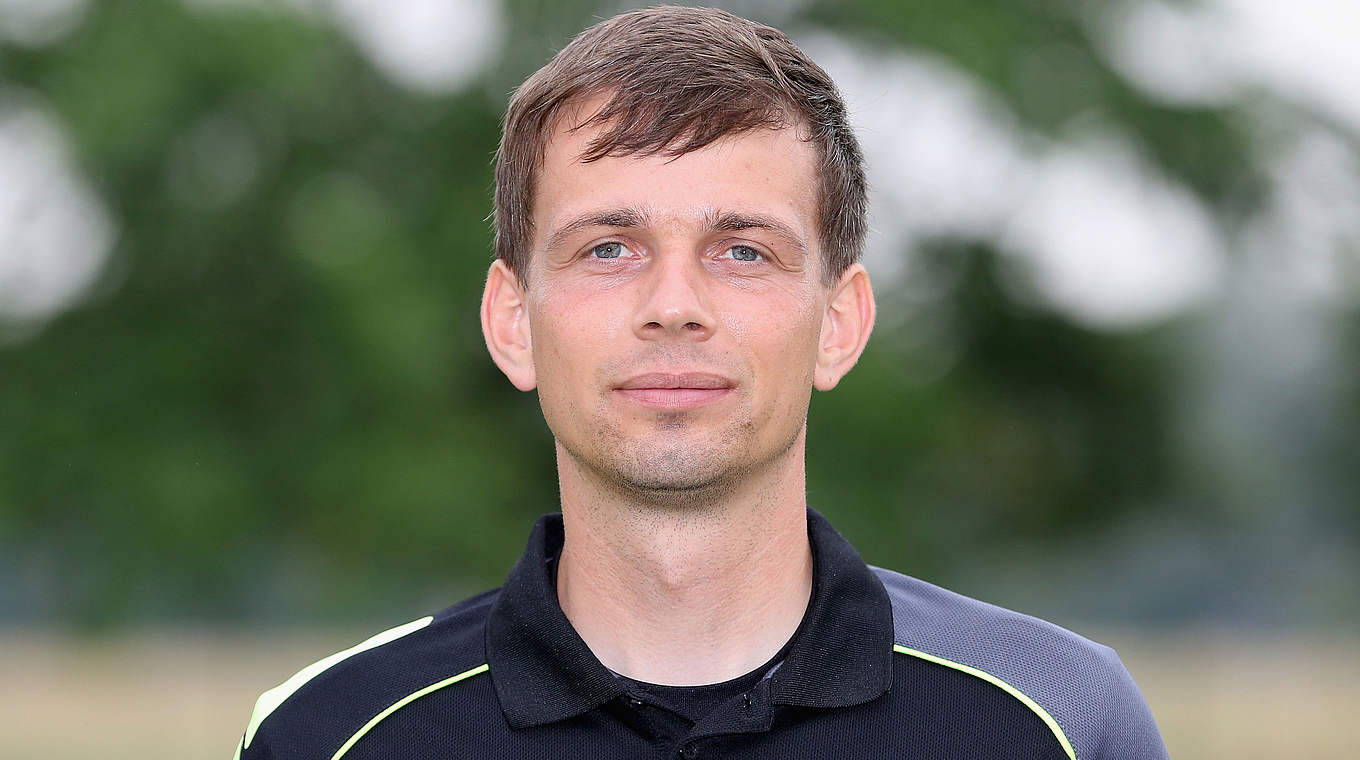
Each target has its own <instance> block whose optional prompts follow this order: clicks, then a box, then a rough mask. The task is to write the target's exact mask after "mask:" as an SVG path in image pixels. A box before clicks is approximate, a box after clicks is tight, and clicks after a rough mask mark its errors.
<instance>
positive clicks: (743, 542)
mask: <svg viewBox="0 0 1360 760" xmlns="http://www.w3.org/2000/svg"><path fill="white" fill-rule="evenodd" d="M564 520H565V521H566V525H565V527H566V543H565V546H564V547H563V551H562V554H561V557H560V559H559V561H558V574H557V592H558V600H559V602H560V604H561V606H562V610H563V612H564V613H566V616H567V619H568V620H570V621H571V624H572V626H573V627H574V628H575V629H576V631H577V633H578V634H580V636H581V638H582V640H584V641H585V643H586V645H587V646H588V647H589V648H590V650H591V651H592V653H594V654H595V656H596V657H597V658H598V659H599V660H600V662H601V663H602V664H604V665H605V667H607V668H609V669H610V670H612V671H614V672H616V673H619V674H621V675H624V676H626V677H628V678H632V679H635V680H637V681H642V682H646V683H651V684H663V685H675V686H687V685H699V684H715V683H721V682H724V681H728V680H731V679H733V678H736V677H739V676H742V675H745V674H747V673H749V672H751V671H752V670H753V669H755V668H757V667H758V666H760V665H761V664H762V663H765V662H767V661H768V660H769V659H770V658H771V657H773V656H774V655H775V654H777V653H778V652H779V651H780V650H781V649H782V648H783V647H784V645H785V644H786V643H788V641H789V640H790V638H791V637H792V636H793V634H794V632H795V631H796V630H797V628H798V625H799V623H800V622H801V621H802V618H803V615H804V613H805V612H806V610H807V606H808V601H809V599H810V597H811V592H812V555H811V549H810V546H809V543H808V537H807V518H806V511H805V509H804V508H802V507H801V506H800V507H798V508H797V509H796V510H792V509H786V510H783V514H781V515H778V516H776V515H766V516H765V519H763V520H761V521H759V524H756V525H748V524H744V523H745V521H742V520H727V521H722V520H699V521H694V520H670V521H665V523H666V524H652V525H643V526H638V525H634V526H631V528H623V527H622V526H612V528H611V529H608V530H605V531H601V530H600V526H597V525H591V524H590V521H589V520H584V521H572V520H570V515H567V514H564Z"/></svg>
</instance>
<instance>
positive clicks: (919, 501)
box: [0, 0, 1360, 625]
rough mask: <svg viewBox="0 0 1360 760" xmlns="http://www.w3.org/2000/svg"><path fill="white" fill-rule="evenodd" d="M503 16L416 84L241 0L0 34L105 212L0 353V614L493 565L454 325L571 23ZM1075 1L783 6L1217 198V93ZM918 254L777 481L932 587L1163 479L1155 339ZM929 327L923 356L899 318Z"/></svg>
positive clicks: (194, 599) (504, 434)
mask: <svg viewBox="0 0 1360 760" xmlns="http://www.w3.org/2000/svg"><path fill="white" fill-rule="evenodd" d="M506 8H507V15H508V17H509V18H510V19H512V21H513V23H512V25H511V28H510V30H509V31H510V36H509V39H508V40H507V41H506V44H505V47H504V49H503V51H502V55H501V59H500V61H499V63H498V64H497V65H496V66H495V67H493V68H492V69H491V70H490V71H489V72H487V73H486V74H485V75H484V76H483V78H482V79H481V81H479V82H478V83H476V84H474V85H473V86H470V87H468V88H466V89H464V90H463V91H461V92H459V93H457V94H454V95H450V96H446V97H432V96H428V95H418V94H412V93H409V92H406V91H403V90H401V89H399V88H398V87H396V86H394V85H392V84H391V83H389V82H388V81H386V80H385V79H383V78H382V76H381V75H379V74H378V73H376V72H375V71H374V70H373V69H372V68H371V66H370V65H369V64H368V63H367V62H366V60H365V59H364V58H363V57H362V56H361V55H360V54H359V53H358V52H357V51H356V50H355V49H354V48H353V47H352V45H351V44H350V43H348V42H347V41H346V40H345V39H344V38H343V37H342V36H341V35H340V34H338V33H337V32H336V31H335V30H334V29H331V28H329V27H327V26H326V25H325V24H321V23H317V22H314V21H311V20H308V19H306V18H303V17H301V16H298V15H294V14H293V13H291V12H288V11H285V10H281V9H278V8H277V7H274V6H271V5H269V4H243V5H241V6H239V7H236V6H227V7H224V8H219V9H213V10H199V11H194V10H191V9H189V8H188V7H186V5H185V4H183V3H180V2H170V0H156V1H152V2H145V1H144V2H100V3H93V4H91V9H92V10H91V13H90V15H89V17H88V18H86V19H85V20H84V21H83V22H82V24H81V25H80V27H79V28H78V29H77V30H76V31H75V32H74V33H73V34H72V35H70V36H69V37H68V38H66V39H64V40H62V41H60V42H57V43H55V44H53V45H51V46H49V47H47V48H42V49H38V50H25V49H22V48H18V47H0V84H3V86H4V87H5V88H17V89H18V90H24V91H29V92H31V93H36V94H37V95H38V96H40V97H41V99H42V100H43V102H44V103H45V104H46V105H47V107H49V108H50V109H51V110H52V112H54V113H55V114H56V116H57V117H59V118H60V120H61V121H62V123H63V124H64V126H65V128H66V129H67V130H68V136H69V138H70V140H71V142H72V145H73V148H74V151H75V160H76V163H77V165H78V166H79V168H80V169H81V170H82V171H83V172H84V173H85V174H86V175H87V177H88V178H90V179H91V181H92V182H93V183H94V184H95V186H96V188H97V189H98V191H99V193H100V195H101V196H102V197H103V199H104V200H105V202H106V203H108V204H109V206H110V208H111V211H112V214H113V216H114V218H115V219H116V220H117V223H118V225H119V236H118V243H117V247H116V250H115V252H114V263H113V265H112V266H110V267H109V268H108V270H107V273H106V276H105V280H104V281H103V282H102V283H101V284H100V285H99V287H98V288H96V291H95V295H94V296H93V297H92V298H91V299H90V300H88V301H87V302H86V303H84V304H83V305H81V306H79V307H77V308H75V309H74V310H72V311H69V312H68V313H66V314H64V315H63V316H61V317H60V318H59V319H57V320H56V321H54V322H53V323H52V324H50V325H48V326H47V327H46V328H45V329H44V330H43V331H42V333H41V334H40V335H39V336H37V337H36V338H34V339H32V340H28V341H26V342H21V343H15V344H13V345H8V346H0V556H5V557H6V559H4V560H0V571H4V572H6V573H11V572H12V573H13V574H14V582H13V585H12V589H11V591H9V592H6V593H7V594H8V597H7V598H9V599H12V600H14V603H15V608H14V609H13V610H5V611H0V616H7V617H14V618H24V617H30V618H32V617H36V618H47V619H52V620H61V621H73V622H77V623H84V624H94V625H100V624H108V623H111V622H117V621H120V620H124V619H128V618H135V617H180V618H184V617H188V618H198V619H292V618H295V617H306V618H309V619H316V618H317V617H333V618H346V619H348V618H355V617H361V616H367V615H371V614H375V613H376V612H379V611H382V612H384V613H386V612H387V611H389V610H393V609H401V610H405V611H409V610H410V609H425V608H428V607H431V606H437V605H438V604H440V603H442V602H445V601H451V600H453V599H456V598H457V597H459V596H461V595H462V594H464V593H466V592H468V591H471V590H474V589H475V588H477V587H482V586H487V585H493V584H495V583H497V582H499V580H500V578H502V577H503V575H504V573H505V571H506V570H507V569H508V567H509V564H510V563H511V562H512V561H513V559H514V558H515V557H516V556H517V555H518V552H519V550H520V548H521V545H522V541H523V539H524V535H525V533H526V530H527V527H528V525H529V524H530V522H531V521H532V520H533V518H534V517H536V516H537V515H538V514H539V513H541V512H545V511H551V510H553V509H554V508H555V503H556V480H555V471H554V463H553V460H552V450H551V437H550V435H549V433H548V431H547V429H546V427H545V425H544V423H543V421H542V419H541V417H540V416H539V414H538V410H537V406H536V404H535V403H534V399H533V398H532V397H531V396H525V395H523V394H519V393H517V392H515V391H514V390H513V389H511V388H510V387H509V385H508V384H507V383H506V382H505V381H504V378H503V377H501V376H500V375H499V373H498V372H497V371H496V370H495V368H494V367H493V366H492V365H491V363H490V361H489V360H488V359H487V358H486V356H485V351H484V348H483V346H482V338H481V334H480V331H479V329H480V328H479V325H478V318H477V304H478V299H479V297H480V290H481V284H482V279H483V277H484V275H485V271H486V266H487V263H488V262H489V260H490V251H491V239H490V231H489V226H488V223H487V222H486V216H487V213H488V211H489V208H490V189H491V185H492V177H491V158H492V154H493V151H494V149H495V145H496V141H497V137H498V120H499V117H500V114H501V110H502V109H503V107H504V99H505V96H506V94H507V93H508V91H509V89H510V88H511V87H513V86H514V85H515V84H516V83H517V82H518V81H519V80H520V79H521V78H522V77H523V76H524V75H525V74H527V73H529V72H530V71H531V70H533V69H534V68H536V67H537V66H538V65H540V64H541V63H542V62H543V61H545V60H546V59H547V57H548V56H549V55H550V54H551V52H552V51H553V50H555V49H556V48H557V47H559V46H560V45H561V44H564V43H565V42H566V40H567V39H569V37H570V35H571V34H572V33H574V32H575V31H576V30H577V29H579V28H580V27H581V26H583V25H584V24H586V23H589V22H590V21H591V20H592V19H593V15H592V14H593V13H595V12H596V9H595V8H594V7H592V6H590V5H588V4H586V3H582V2H577V3H557V2H536V1H534V0H512V1H511V2H507V3H506ZM1078 9H1079V5H1077V4H1075V3H1068V4H1062V3H1056V4H1055V3H1045V2H1039V1H1038V0H1032V1H1030V2H1012V1H1010V0H998V1H997V2H985V3H984V2H976V3H953V2H938V1H931V2H926V1H924V0H922V1H919V2H914V3H906V4H904V3H882V2H879V3H876V2H835V3H820V4H814V5H813V7H811V8H810V9H808V11H807V12H806V14H805V16H804V17H802V18H800V19H795V21H797V22H798V23H803V24H807V23H821V24H824V25H826V26H830V27H836V28H840V29H844V30H849V31H853V32H856V33H858V34H862V35H866V36H872V37H876V38H878V39H882V40H888V41H892V42H894V43H897V44H900V43H904V42H905V43H909V44H912V45H917V46H921V47H924V48H928V49H931V50H934V51H937V52H938V53H940V54H942V55H944V56H946V57H948V58H950V59H951V60H953V61H954V62H955V63H956V64H958V65H959V66H961V67H963V68H964V69H967V70H970V71H972V72H973V73H975V74H976V75H978V76H979V77H981V78H982V79H983V80H984V81H987V82H989V83H990V84H991V85H992V86H993V87H994V88H995V89H996V90H997V92H999V93H1000V94H1001V95H1002V96H1003V97H1005V98H1006V99H1007V100H1008V101H1009V102H1010V103H1011V104H1012V106H1013V107H1014V110H1015V111H1016V113H1017V114H1019V115H1020V117H1021V118H1023V119H1024V120H1025V122H1026V126H1027V127H1029V128H1032V129H1034V130H1037V131H1040V132H1043V133H1047V134H1052V135H1057V134H1060V133H1061V132H1062V130H1063V129H1064V128H1065V125H1068V124H1069V123H1070V122H1071V120H1072V119H1074V118H1078V117H1080V116H1081V115H1082V114H1083V113H1087V112H1090V111H1092V110H1094V111H1097V112H1099V113H1101V114H1103V118H1106V119H1110V120H1114V121H1116V122H1118V123H1119V124H1120V125H1121V126H1122V127H1124V128H1126V129H1127V130H1128V131H1129V133H1130V134H1132V135H1135V136H1136V137H1137V139H1138V140H1140V141H1141V143H1142V144H1143V145H1144V146H1145V147H1146V149H1147V150H1148V152H1149V154H1150V155H1151V156H1152V157H1153V158H1154V159H1155V160H1157V161H1159V162H1160V163H1161V164H1162V166H1163V167H1164V168H1165V169H1166V170H1167V171H1168V172H1169V173H1170V174H1171V175H1173V176H1176V177H1179V178H1180V179H1182V180H1183V181H1184V182H1186V183H1187V185H1188V186H1189V187H1191V188H1192V189H1194V190H1195V191H1197V192H1198V193H1200V194H1201V195H1202V196H1203V197H1204V198H1205V199H1206V200H1208V201H1209V202H1210V204H1211V205H1212V206H1214V207H1215V208H1218V209H1219V210H1221V211H1223V212H1224V213H1234V212H1238V211H1240V210H1241V209H1240V206H1241V205H1242V204H1246V205H1247V206H1248V207H1249V206H1250V203H1251V198H1252V197H1254V193H1256V192H1257V189H1256V187H1255V184H1254V183H1255V182H1256V179H1255V172H1256V169H1255V168H1254V166H1253V164H1252V162H1251V161H1250V160H1249V159H1248V157H1247V153H1248V151H1247V148H1246V147H1245V146H1244V140H1243V138H1242V136H1241V135H1240V134H1239V131H1238V129H1237V126H1236V125H1235V122H1234V121H1233V120H1232V118H1231V115H1230V114H1225V113H1218V112H1213V111H1205V110H1199V111H1176V110H1171V109H1167V108H1165V107H1160V106H1156V105H1154V104H1151V103H1149V102H1147V101H1146V100H1145V99H1144V98H1142V97H1141V96H1140V95H1138V94H1137V93H1135V92H1133V91H1132V90H1130V89H1129V88H1128V87H1127V86H1126V85H1124V84H1123V83H1121V82H1120V81H1119V80H1118V79H1117V78H1116V77H1115V76H1114V75H1113V74H1112V73H1111V72H1110V71H1109V70H1108V68H1107V67H1106V66H1105V65H1104V64H1102V63H1101V62H1100V61H1099V59H1098V58H1097V56H1096V55H1095V54H1094V53H1093V52H1092V50H1091V48H1090V45H1089V43H1088V42H1087V41H1086V39H1085V36H1084V34H1083V33H1082V31H1081V28H1080V25H1079V23H1078V20H1077V17H1076V14H1077V13H1078V12H1079V10H1078ZM1235 204H1236V205H1235ZM922 256H923V257H924V261H925V263H924V264H923V266H925V267H927V268H929V267H931V266H950V267H954V268H957V269H958V270H959V272H961V274H960V275H959V276H958V277H956V278H955V279H954V284H953V285H951V286H950V289H949V291H948V293H947V294H945V296H944V297H943V298H942V299H941V301H940V303H941V305H940V306H939V307H938V308H937V309H936V310H934V311H932V312H930V313H929V314H927V315H925V316H924V317H916V318H912V319H905V320H904V321H901V322H899V323H893V322H892V321H891V320H888V321H887V322H885V324H884V325H883V326H881V328H880V331H879V333H878V335H877V336H876V337H875V341H874V343H873V344H872V345H871V348H870V351H869V352H868V353H867V354H866V355H865V357H864V358H863V361H862V362H861V364H860V366H859V367H858V368H857V369H856V370H855V371H854V372H853V373H852V374H851V375H850V376H849V378H847V379H846V381H845V382H844V383H843V384H842V386H841V387H840V388H839V389H837V390H836V391H835V392H833V393H829V394H817V396H816V398H815V400H814V402H813V410H812V417H811V420H810V423H809V424H810V435H809V468H810V469H809V498H810V501H811V503H812V504H813V505H815V506H817V507H818V508H820V509H822V510H823V511H824V512H827V513H828V514H829V515H830V516H831V517H832V518H833V520H835V522H836V523H837V524H838V525H839V526H840V527H841V528H842V530H843V531H844V532H845V533H847V534H848V535H850V536H851V537H852V538H853V539H854V540H855V541H856V543H857V544H858V545H859V546H860V547H861V549H862V551H863V553H864V554H865V555H866V557H867V558H868V559H870V560H871V561H874V562H876V563H879V564H884V565H891V566H897V567H902V568H904V569H908V570H910V571H912V572H915V573H919V574H921V575H924V576H926V577H931V578H933V579H936V580H948V579H949V578H950V577H951V573H953V572H957V571H958V569H959V567H960V565H961V564H963V563H964V562H965V561H966V560H967V559H968V558H969V557H974V556H979V555H985V554H988V553H990V552H992V551H994V550H997V549H998V548H1001V547H1005V546H1008V545H1010V544H1011V543H1012V542H1016V541H1019V542H1029V543H1033V544H1035V545H1044V542H1053V543H1052V545H1057V543H1058V542H1061V541H1064V540H1076V541H1080V540H1082V539H1084V538H1087V537H1091V536H1098V535H1100V534H1101V533H1102V531H1108V530H1110V529H1111V528H1112V526H1115V525H1117V524H1118V523H1120V522H1121V521H1122V520H1124V519H1126V518H1128V517H1129V516H1131V515H1135V514H1142V515H1144V516H1147V515H1149V514H1150V515H1153V516H1156V515H1157V514H1159V513H1158V512H1156V510H1157V509H1159V508H1160V509H1163V510H1170V509H1171V506H1170V505H1171V504H1174V503H1176V502H1177V501H1178V500H1184V499H1193V498H1194V496H1195V494H1196V491H1195V488H1196V486H1193V485H1187V482H1186V481H1184V480H1183V479H1182V478H1183V476H1184V472H1183V470H1182V469H1181V467H1182V465H1181V464H1179V463H1180V461H1181V460H1180V458H1179V457H1180V451H1179V449H1178V447H1179V446H1180V443H1178V441H1177V440H1176V435H1175V432H1174V431H1175V427H1176V424H1175V420H1176V416H1177V415H1178V414H1179V412H1180V407H1179V406H1178V404H1179V403H1180V402H1179V401H1178V399H1177V396H1176V393H1175V389H1174V385H1175V383H1176V382H1177V381H1178V377H1177V372H1178V371H1179V369H1178V366H1177V365H1176V362H1177V361H1178V358H1177V354H1176V352H1177V351H1178V350H1181V347H1182V340H1183V337H1184V336H1183V335H1182V332H1181V330H1182V326H1180V325H1176V324H1172V325H1166V326H1164V327H1162V328H1159V329H1157V330H1153V331H1147V332H1138V333H1129V334H1122V335H1110V334H1103V333H1096V332H1093V331H1091V330H1089V329H1086V328H1083V327H1081V326H1079V325H1076V324H1074V323H1072V322H1070V321H1068V320H1067V319H1065V318H1064V317H1062V316H1061V315H1058V314H1055V313H1050V312H1046V311H1042V310H1040V309H1037V308H1036V307H1033V306H1026V305H1023V304H1021V303H1019V302H1018V301H1017V299H1015V298H1014V297H1013V296H1011V295H1009V294H1008V292H1007V291H1006V289H1005V288H1003V287H1000V286H999V285H998V277H999V275H998V272H999V270H1000V268H1001V264H999V263H998V252H997V251H994V250H991V249H989V248H987V247H986V246H982V245H978V244H973V243H960V242H950V241H945V242H940V243H939V244H937V245H936V246H935V247H934V248H931V249H929V250H926V251H925V252H923V253H922ZM946 262H949V263H946ZM894 298H895V296H894V294H892V293H889V292H880V299H881V301H882V303H883V304H884V313H885V314H889V315H892V314H898V315H900V314H901V313H903V312H902V311H901V310H897V311H895V309H896V308H897V307H896V306H895V301H894ZM913 319H916V320H918V321H913ZM921 319H925V320H930V321H932V322H933V324H930V325H926V324H923V323H921V322H920V321H919V320H921ZM941 324H944V325H945V326H946V327H947V330H946V332H947V334H948V336H949V339H948V342H949V345H948V347H947V350H946V351H945V352H944V353H945V354H946V355H947V356H946V359H945V360H939V359H938V357H937V358H932V357H931V356H928V355H926V353H924V352H923V351H922V349H921V348H920V340H919V338H920V334H919V331H920V330H921V329H922V328H923V327H927V328H939V327H940V325H941ZM1352 343H1354V341H1352ZM1352 369H1354V367H1352ZM1346 392H1348V393H1350V396H1351V397H1355V396H1357V393H1356V390H1355V384H1354V383H1351V384H1350V385H1349V386H1347V387H1346ZM1350 408H1351V409H1355V408H1360V404H1351V405H1350ZM1353 417H1354V415H1352V419H1351V421H1350V423H1351V424H1349V425H1347V426H1345V427H1344V429H1345V430H1349V431H1354V430H1356V429H1357V425H1356V424H1355V422H1356V420H1355V419H1353ZM1342 437H1343V438H1345V439H1346V440H1345V441H1344V442H1337V444H1338V446H1340V447H1339V448H1337V449H1335V451H1338V452H1340V451H1353V450H1354V445H1353V444H1354V443H1355V441H1354V438H1355V436H1354V435H1353V434H1350V435H1348V436H1347V435H1345V434H1343V435H1342ZM1342 458H1343V457H1340V456H1338V460H1340V459H1342ZM1331 466H1332V467H1334V468H1337V469H1343V468H1344V464H1343V463H1342V462H1341V461H1337V462H1335V463H1333V464H1332V465H1331ZM1338 487H1342V486H1338ZM1358 488H1360V486H1358V485H1357V483H1356V481H1355V479H1354V476H1353V474H1352V475H1351V478H1350V480H1349V482H1346V483H1345V484H1344V489H1345V493H1348V494H1355V493H1356V492H1357V489H1358ZM1187 494H1188V495H1187ZM1337 503H1346V502H1345V498H1344V497H1342V498H1341V499H1340V500H1339V501H1338V502H1337ZM1351 503H1353V502H1351ZM1158 505H1161V506H1160V507H1159V506H1158ZM1335 519H1336V520H1337V522H1339V523H1342V522H1344V523H1345V524H1348V525H1349V526H1350V529H1351V530H1352V531H1353V530H1354V528H1355V523H1354V520H1355V516H1354V512H1353V510H1350V509H1341V510H1338V514H1337V515H1336V517H1335ZM6 583H7V584H9V583H10V581H9V580H6ZM403 614H405V613H403Z"/></svg>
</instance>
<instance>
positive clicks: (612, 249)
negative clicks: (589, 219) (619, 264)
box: [590, 243, 623, 259]
mask: <svg viewBox="0 0 1360 760" xmlns="http://www.w3.org/2000/svg"><path fill="white" fill-rule="evenodd" d="M590 254H591V255H592V256H594V257H595V258H597V259H617V258H618V257H620V256H622V255H623V243H600V244H599V245H597V246H595V247H594V248H591V249H590Z"/></svg>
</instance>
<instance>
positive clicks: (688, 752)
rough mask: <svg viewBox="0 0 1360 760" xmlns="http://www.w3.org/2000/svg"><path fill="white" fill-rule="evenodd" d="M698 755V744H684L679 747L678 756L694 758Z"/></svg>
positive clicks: (687, 758)
mask: <svg viewBox="0 0 1360 760" xmlns="http://www.w3.org/2000/svg"><path fill="white" fill-rule="evenodd" d="M698 756H699V746H698V745H696V744H686V745H685V746H683V747H681V748H680V757H683V758H684V759H685V760H695V758H697V757H698Z"/></svg>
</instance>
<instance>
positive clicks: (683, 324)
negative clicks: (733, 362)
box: [633, 252, 715, 341]
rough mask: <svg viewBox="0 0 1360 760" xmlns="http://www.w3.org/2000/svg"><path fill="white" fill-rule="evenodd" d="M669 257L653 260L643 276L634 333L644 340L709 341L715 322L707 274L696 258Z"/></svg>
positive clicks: (679, 254)
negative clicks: (708, 290) (706, 281)
mask: <svg viewBox="0 0 1360 760" xmlns="http://www.w3.org/2000/svg"><path fill="white" fill-rule="evenodd" d="M668 253H669V252H667V253H663V254H662V255H659V256H657V257H656V258H655V259H653V261H652V264H651V266H650V267H648V270H647V272H646V273H645V274H644V275H643V289H642V293H641V294H640V298H639V301H638V306H637V312H636V314H635V315H634V320H633V325H634V327H633V332H634V333H635V334H636V335H637V336H638V337H639V338H641V339H643V340H667V339H669V340H677V339H678V340H690V341H704V340H708V338H709V337H711V336H712V335H713V328H714V325H715V321H714V318H713V312H712V309H711V307H710V304H709V297H708V292H707V284H706V283H705V279H706V278H707V276H708V275H707V272H705V271H704V268H703V265H702V264H701V263H700V262H699V261H698V260H697V259H696V258H695V257H693V256H688V255H685V254H681V253H679V252H676V253H675V255H667V254H668Z"/></svg>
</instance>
